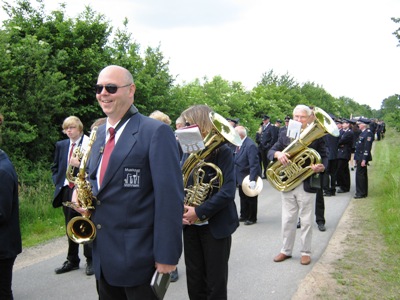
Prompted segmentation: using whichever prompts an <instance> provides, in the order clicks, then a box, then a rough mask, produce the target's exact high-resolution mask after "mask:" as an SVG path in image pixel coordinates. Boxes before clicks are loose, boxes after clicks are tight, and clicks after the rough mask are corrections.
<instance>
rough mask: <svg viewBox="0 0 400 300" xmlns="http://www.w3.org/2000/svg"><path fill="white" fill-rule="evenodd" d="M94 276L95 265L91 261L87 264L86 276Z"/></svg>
mask: <svg viewBox="0 0 400 300" xmlns="http://www.w3.org/2000/svg"><path fill="white" fill-rule="evenodd" d="M93 274H94V270H93V265H92V262H91V261H88V262H87V263H86V275H87V276H90V275H93Z"/></svg>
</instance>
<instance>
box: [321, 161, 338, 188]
mask: <svg viewBox="0 0 400 300" xmlns="http://www.w3.org/2000/svg"><path fill="white" fill-rule="evenodd" d="M336 172H337V159H331V160H329V161H328V166H327V168H326V170H325V172H324V174H323V188H324V191H325V192H327V193H330V194H331V195H335V193H336Z"/></svg>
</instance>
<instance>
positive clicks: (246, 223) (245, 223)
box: [244, 220, 256, 225]
mask: <svg viewBox="0 0 400 300" xmlns="http://www.w3.org/2000/svg"><path fill="white" fill-rule="evenodd" d="M253 224H256V221H250V220H247V221H246V222H244V225H253Z"/></svg>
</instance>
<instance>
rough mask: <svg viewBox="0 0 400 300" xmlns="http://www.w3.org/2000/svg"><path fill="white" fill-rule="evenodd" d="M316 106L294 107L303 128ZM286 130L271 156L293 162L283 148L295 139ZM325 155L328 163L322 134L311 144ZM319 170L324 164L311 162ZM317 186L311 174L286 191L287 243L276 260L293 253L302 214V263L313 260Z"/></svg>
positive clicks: (284, 219)
mask: <svg viewBox="0 0 400 300" xmlns="http://www.w3.org/2000/svg"><path fill="white" fill-rule="evenodd" d="M312 117H313V116H312V110H311V109H310V108H309V107H308V106H306V105H297V106H296V107H295V108H294V110H293V120H294V121H297V122H300V123H301V130H304V129H305V128H306V127H307V126H308V122H309V121H310V119H311V118H312ZM286 134H287V132H286V130H282V131H281V132H280V135H279V139H278V141H277V142H276V143H275V144H274V145H273V146H272V148H271V150H270V151H269V152H268V158H269V159H270V160H279V161H280V163H281V164H282V165H283V166H287V165H289V164H290V163H291V161H290V159H291V157H289V155H288V153H286V152H282V150H283V149H285V148H286V147H287V146H288V145H289V144H290V143H291V139H290V138H289V137H288V136H286ZM308 147H309V148H313V149H315V150H316V151H318V153H319V154H320V156H321V159H322V160H323V161H324V163H325V164H326V163H327V156H326V148H325V142H324V140H323V139H322V138H319V139H316V140H315V141H313V142H312V143H311V144H310V145H309V146H308ZM310 167H311V169H312V170H313V171H314V172H315V173H320V172H323V171H324V170H325V166H324V164H314V165H310ZM316 192H317V189H313V188H311V185H310V177H309V178H307V179H305V180H304V181H303V184H300V185H299V186H297V187H296V188H294V189H293V190H291V191H286V192H285V191H284V192H282V194H281V195H282V237H283V246H282V248H281V252H280V253H279V254H278V255H277V256H276V257H275V258H274V261H275V262H282V261H284V260H286V259H288V258H291V257H292V251H293V246H294V242H295V238H296V224H297V221H298V218H299V217H300V218H301V229H300V231H301V237H300V239H301V250H300V253H301V259H300V263H301V264H302V265H308V264H310V262H311V257H310V255H311V239H312V224H313V218H314V210H315V193H316Z"/></svg>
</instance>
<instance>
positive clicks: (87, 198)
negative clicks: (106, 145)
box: [63, 127, 97, 244]
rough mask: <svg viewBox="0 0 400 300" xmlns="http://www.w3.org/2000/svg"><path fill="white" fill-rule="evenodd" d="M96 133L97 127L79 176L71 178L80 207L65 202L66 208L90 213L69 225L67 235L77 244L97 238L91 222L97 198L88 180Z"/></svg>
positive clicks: (81, 164)
mask: <svg viewBox="0 0 400 300" xmlns="http://www.w3.org/2000/svg"><path fill="white" fill-rule="evenodd" d="M96 132H97V127H94V128H93V129H92V131H91V133H90V137H89V144H88V146H87V149H86V151H85V153H84V155H83V156H82V160H81V163H80V166H79V173H78V175H77V176H76V177H73V176H72V174H71V173H70V177H71V178H72V180H71V181H72V182H74V183H75V186H76V188H77V192H78V204H79V205H75V204H74V203H72V202H63V205H64V206H68V207H71V208H77V207H80V208H82V209H84V210H85V211H87V212H88V215H87V216H83V215H82V216H80V217H74V218H72V219H71V221H69V222H68V224H67V235H68V237H69V238H70V239H71V240H72V241H73V242H75V243H77V244H86V243H90V242H92V241H93V240H94V238H95V237H96V227H95V226H94V224H93V222H92V221H91V220H90V214H91V213H90V210H93V209H94V207H93V206H92V202H93V199H95V197H94V196H93V193H92V187H91V185H90V182H89V181H88V180H87V173H86V165H87V162H88V159H89V156H90V152H91V148H92V145H93V143H94V141H95V140H96ZM67 174H68V171H67ZM68 180H69V179H68Z"/></svg>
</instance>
